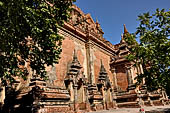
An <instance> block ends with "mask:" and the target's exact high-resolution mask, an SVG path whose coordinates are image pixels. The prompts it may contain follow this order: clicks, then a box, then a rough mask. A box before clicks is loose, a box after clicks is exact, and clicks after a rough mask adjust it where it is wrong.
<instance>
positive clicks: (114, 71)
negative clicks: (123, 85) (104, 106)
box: [111, 68, 118, 90]
mask: <svg viewBox="0 0 170 113" xmlns="http://www.w3.org/2000/svg"><path fill="white" fill-rule="evenodd" d="M111 72H112V74H113V76H114V77H113V79H114V80H113V81H114V88H116V90H117V87H118V86H117V77H116V69H115V68H113V69H111Z"/></svg>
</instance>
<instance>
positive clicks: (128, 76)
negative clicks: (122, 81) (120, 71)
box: [126, 66, 133, 85]
mask: <svg viewBox="0 0 170 113" xmlns="http://www.w3.org/2000/svg"><path fill="white" fill-rule="evenodd" d="M126 73H127V78H128V85H132V84H133V81H132V74H131V67H130V66H128V67H126Z"/></svg>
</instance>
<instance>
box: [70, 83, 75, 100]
mask: <svg viewBox="0 0 170 113" xmlns="http://www.w3.org/2000/svg"><path fill="white" fill-rule="evenodd" d="M70 101H71V102H73V101H74V89H73V82H70Z"/></svg>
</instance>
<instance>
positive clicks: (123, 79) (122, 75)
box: [116, 65, 128, 90]
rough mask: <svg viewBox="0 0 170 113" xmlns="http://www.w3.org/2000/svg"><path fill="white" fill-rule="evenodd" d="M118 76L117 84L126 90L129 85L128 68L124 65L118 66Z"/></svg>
mask: <svg viewBox="0 0 170 113" xmlns="http://www.w3.org/2000/svg"><path fill="white" fill-rule="evenodd" d="M116 78H117V85H118V86H119V87H120V88H121V89H122V90H126V89H127V87H128V78H127V74H126V69H125V66H124V65H118V66H116Z"/></svg>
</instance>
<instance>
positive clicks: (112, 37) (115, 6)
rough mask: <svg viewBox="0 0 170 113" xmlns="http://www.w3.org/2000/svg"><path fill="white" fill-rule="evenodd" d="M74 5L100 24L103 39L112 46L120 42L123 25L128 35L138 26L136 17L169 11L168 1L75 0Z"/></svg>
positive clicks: (169, 4)
mask: <svg viewBox="0 0 170 113" xmlns="http://www.w3.org/2000/svg"><path fill="white" fill-rule="evenodd" d="M75 4H76V5H77V6H78V7H79V8H80V9H81V10H82V11H83V12H84V13H85V14H87V13H90V14H91V16H92V18H93V19H94V21H96V19H97V20H98V22H99V23H100V25H101V27H102V29H103V32H104V38H106V39H107V40H108V41H110V42H111V43H112V44H117V43H119V42H120V39H121V34H122V33H123V24H125V25H126V28H127V29H128V31H129V32H130V33H134V32H135V31H136V28H137V27H138V25H139V21H138V20H137V18H138V15H140V14H142V13H146V12H150V13H151V14H152V13H154V12H155V11H156V9H157V8H159V9H163V8H164V9H166V11H168V10H169V9H170V0H77V1H76V2H75Z"/></svg>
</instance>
